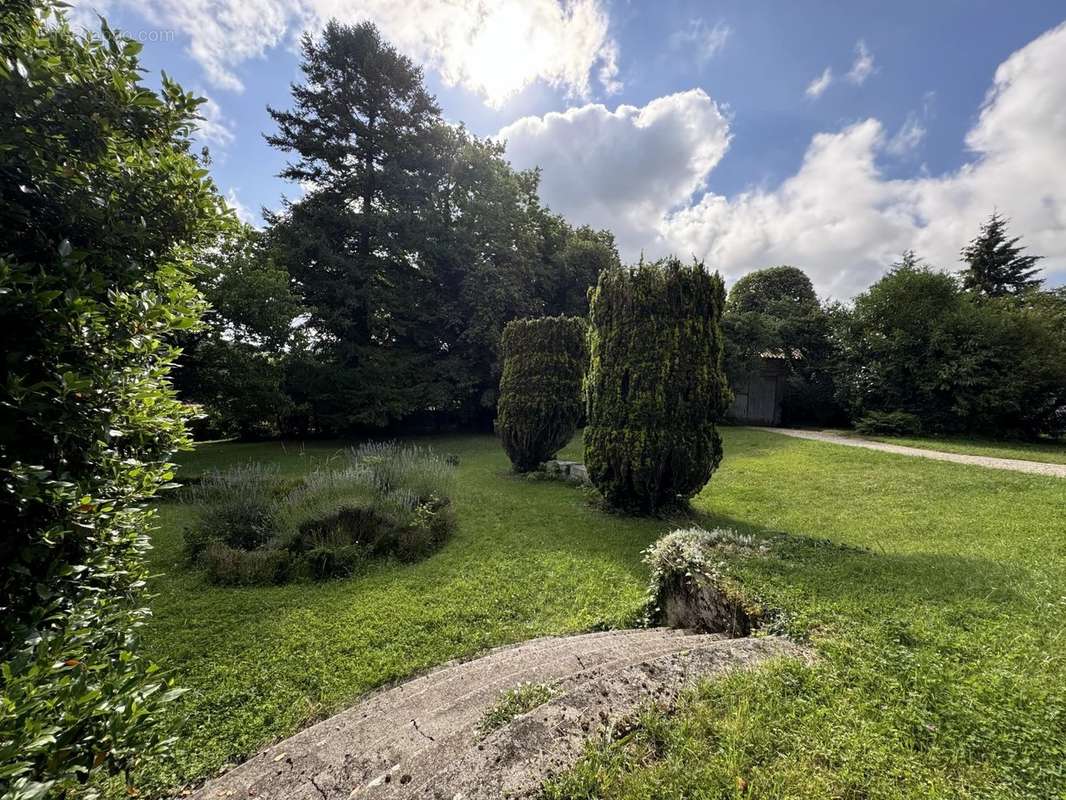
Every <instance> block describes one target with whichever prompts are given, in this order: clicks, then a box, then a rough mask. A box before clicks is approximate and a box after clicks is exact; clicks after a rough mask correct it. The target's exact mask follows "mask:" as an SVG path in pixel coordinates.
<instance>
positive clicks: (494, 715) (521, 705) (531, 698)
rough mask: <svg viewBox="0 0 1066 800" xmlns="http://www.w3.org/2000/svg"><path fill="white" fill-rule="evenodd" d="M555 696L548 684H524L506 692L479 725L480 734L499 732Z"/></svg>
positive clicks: (486, 713)
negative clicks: (509, 723) (512, 721)
mask: <svg viewBox="0 0 1066 800" xmlns="http://www.w3.org/2000/svg"><path fill="white" fill-rule="evenodd" d="M554 696H555V690H554V689H552V687H551V686H549V685H548V684H546V683H523V684H519V685H518V686H516V687H514V688H513V689H509V690H508V691H506V692H504V693H503V694H502V695H501V696H500V699H499V700H498V701H497V702H496V705H494V706H493V707H492V708H490V709H489V710H488V711H486V712H485V716H484V717H483V718H482V719H481V722H479V723H478V726H477V727H478V733H480V734H481V735H483V736H485V735H488V734H490V733H492V732H493V731H495V730H499V729H500V728H502V727H503V726H504V725H506V724H507V723H508V722H510V721H511V720H513V719H514V718H515V717H520V716H522V715H523V714H528V713H529V712H530V711H532V710H533V709H534V708H536V707H537V706H542V705H544V704H545V703H547V702H548V701H549V700H551V699H552V697H554Z"/></svg>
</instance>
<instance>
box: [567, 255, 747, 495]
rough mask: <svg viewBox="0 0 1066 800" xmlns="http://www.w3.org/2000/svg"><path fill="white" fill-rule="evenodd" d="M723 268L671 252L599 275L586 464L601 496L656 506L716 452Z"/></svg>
mask: <svg viewBox="0 0 1066 800" xmlns="http://www.w3.org/2000/svg"><path fill="white" fill-rule="evenodd" d="M724 303H725V289H724V286H723V284H722V279H721V277H720V276H719V275H718V274H717V273H715V274H713V275H712V274H709V273H708V272H707V271H706V270H705V269H704V266H703V264H702V263H698V262H697V263H693V264H691V265H684V264H682V263H681V262H680V261H678V260H677V259H675V258H670V259H665V260H662V261H657V262H653V263H645V262H642V263H641V264H639V265H638V266H637V267H634V268H632V269H630V268H621V269H613V270H608V271H605V272H603V273H602V274H601V275H600V279H599V283H598V284H597V286H596V289H595V290H594V291H593V293H592V296H591V301H590V321H591V325H590V330H589V348H590V363H589V373H588V378H587V384H586V392H587V397H588V418H587V420H588V421H587V427H586V428H585V466H586V467H587V468H588V471H589V478H590V479H591V480H592V483H593V484H594V485H595V486H596V488H598V489H599V490H600V492H601V493H602V494H603V496H604V497H605V498H606V499H607V501H608V502H609V503H610V504H611V505H613V506H615V507H618V508H622V509H626V510H632V511H639V512H645V513H647V512H655V511H657V510H659V509H661V508H663V507H664V506H669V505H672V504H674V503H676V502H678V501H679V500H683V499H686V498H689V497H691V496H692V495H694V494H695V493H696V492H698V491H699V490H700V489H701V488H702V487H703V485H704V484H705V483H706V482H707V481H708V480H709V479H710V477H711V474H712V473H713V472H714V470H715V469H716V468H717V467H718V464H719V462H720V461H721V459H722V441H721V437H719V435H718V432H717V430H716V429H715V423H716V422H718V421H719V420H720V419H721V418H722V415H723V413H724V411H725V407H726V399H727V395H728V390H727V388H726V381H725V376H724V374H723V371H722V330H721V315H722V307H723V305H724Z"/></svg>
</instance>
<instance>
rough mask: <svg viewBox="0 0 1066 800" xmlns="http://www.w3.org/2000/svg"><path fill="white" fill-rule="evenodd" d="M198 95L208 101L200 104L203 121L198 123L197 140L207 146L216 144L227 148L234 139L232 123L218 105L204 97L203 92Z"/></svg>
mask: <svg viewBox="0 0 1066 800" xmlns="http://www.w3.org/2000/svg"><path fill="white" fill-rule="evenodd" d="M198 94H200V95H201V96H204V97H205V98H206V99H205V100H204V102H203V103H201V104H200V108H199V109H198V113H199V115H200V116H201V117H202V118H203V119H200V120H198V121H197V123H196V127H197V129H198V130H197V135H196V138H197V139H199V140H200V141H201V142H203V143H204V144H207V145H211V144H214V145H218V146H219V147H225V146H226V145H228V144H230V143H231V142H232V141H233V138H234V132H233V123H232V121H231V120H230V119H229V118H228V117H226V115H225V114H223V113H222V109H221V108H220V107H219V105H218V103H216V102H215V101H214V100H212V99H211V98H210V97H206V95H203V92H199V93H198Z"/></svg>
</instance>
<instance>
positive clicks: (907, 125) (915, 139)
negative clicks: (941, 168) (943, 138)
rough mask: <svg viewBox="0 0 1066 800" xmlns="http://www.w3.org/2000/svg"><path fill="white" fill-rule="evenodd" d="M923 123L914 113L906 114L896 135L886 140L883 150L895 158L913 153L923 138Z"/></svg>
mask: <svg viewBox="0 0 1066 800" xmlns="http://www.w3.org/2000/svg"><path fill="white" fill-rule="evenodd" d="M925 134H926V130H925V125H923V124H922V123H921V122H920V121H919V120H918V117H916V116H915V115H914V114H908V115H907V119H906V120H905V121H904V122H903V125H901V126H900V129H899V130H898V131H897V132H896V135H895V136H893V137H892V138H891V139H889V140H888V143H887V144H886V145H885V150H886V151H887V152H888V153H890V154H891V155H894V156H896V157H897V158H903V157H905V156H907V155H910V154H911V153H913V152H914V151H915V150H916V149H917V147H918V145H920V144H921V143H922V140H923V139H925Z"/></svg>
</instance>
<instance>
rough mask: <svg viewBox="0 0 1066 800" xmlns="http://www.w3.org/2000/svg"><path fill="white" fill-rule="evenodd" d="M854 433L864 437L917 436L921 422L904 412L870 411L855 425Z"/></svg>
mask: <svg viewBox="0 0 1066 800" xmlns="http://www.w3.org/2000/svg"><path fill="white" fill-rule="evenodd" d="M855 431H856V432H857V433H861V434H863V435H865V436H917V435H918V434H919V433H921V432H922V420H921V418H920V417H918V416H917V415H916V414H908V413H907V412H906V411H870V412H869V413H867V414H866V415H865V416H864V417H863V418H862V419H860V420H859V421H858V422H856V423H855Z"/></svg>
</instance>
